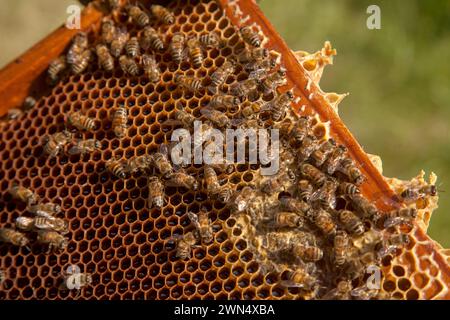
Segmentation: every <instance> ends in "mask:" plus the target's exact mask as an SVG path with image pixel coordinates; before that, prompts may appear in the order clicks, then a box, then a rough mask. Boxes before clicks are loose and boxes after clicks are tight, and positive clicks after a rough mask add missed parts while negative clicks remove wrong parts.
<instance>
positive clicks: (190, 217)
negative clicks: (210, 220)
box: [188, 212, 199, 225]
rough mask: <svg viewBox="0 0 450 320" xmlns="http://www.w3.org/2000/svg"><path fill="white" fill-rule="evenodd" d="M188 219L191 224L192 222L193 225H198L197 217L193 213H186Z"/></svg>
mask: <svg viewBox="0 0 450 320" xmlns="http://www.w3.org/2000/svg"><path fill="white" fill-rule="evenodd" d="M188 218H189V220H191V222H192V223H193V224H195V225H198V224H199V221H198V216H197V215H196V214H195V213H193V212H188Z"/></svg>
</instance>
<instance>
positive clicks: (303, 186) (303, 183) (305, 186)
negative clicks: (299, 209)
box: [297, 180, 314, 202]
mask: <svg viewBox="0 0 450 320" xmlns="http://www.w3.org/2000/svg"><path fill="white" fill-rule="evenodd" d="M313 191H314V188H313V186H312V184H311V183H310V182H309V181H308V180H300V181H299V182H298V183H297V193H298V195H299V197H300V199H301V200H303V201H305V202H309V199H310V198H311V196H312V194H313Z"/></svg>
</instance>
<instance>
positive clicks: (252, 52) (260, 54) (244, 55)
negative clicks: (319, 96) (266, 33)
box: [237, 48, 269, 64]
mask: <svg viewBox="0 0 450 320" xmlns="http://www.w3.org/2000/svg"><path fill="white" fill-rule="evenodd" d="M268 57H269V49H266V48H251V49H248V48H245V49H243V50H242V51H241V52H239V53H238V55H237V61H239V62H240V63H242V64H247V63H254V62H261V61H263V60H266V59H267V58H268Z"/></svg>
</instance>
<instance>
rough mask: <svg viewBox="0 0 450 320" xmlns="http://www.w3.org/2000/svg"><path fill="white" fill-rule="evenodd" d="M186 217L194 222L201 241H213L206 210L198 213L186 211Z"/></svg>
mask: <svg viewBox="0 0 450 320" xmlns="http://www.w3.org/2000/svg"><path fill="white" fill-rule="evenodd" d="M188 217H189V219H190V220H191V222H192V223H193V224H194V226H195V228H196V229H197V232H198V233H199V235H200V238H201V239H202V242H203V243H211V242H212V241H213V228H212V225H211V223H212V222H211V219H210V218H209V217H208V212H206V211H205V210H203V209H202V210H201V211H200V212H199V213H198V214H195V213H193V212H188Z"/></svg>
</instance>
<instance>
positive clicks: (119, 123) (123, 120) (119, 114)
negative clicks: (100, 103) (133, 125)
mask: <svg viewBox="0 0 450 320" xmlns="http://www.w3.org/2000/svg"><path fill="white" fill-rule="evenodd" d="M112 128H113V130H114V134H115V135H116V137H118V138H123V137H124V136H125V135H126V134H127V131H128V111H127V108H126V107H125V106H119V107H118V108H117V109H116V111H115V112H114V115H113V118H112Z"/></svg>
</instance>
